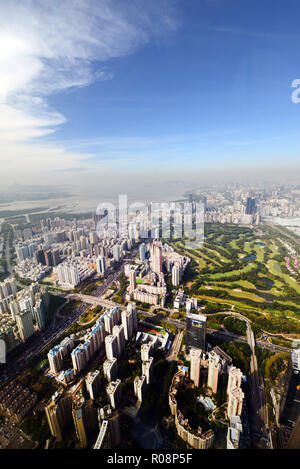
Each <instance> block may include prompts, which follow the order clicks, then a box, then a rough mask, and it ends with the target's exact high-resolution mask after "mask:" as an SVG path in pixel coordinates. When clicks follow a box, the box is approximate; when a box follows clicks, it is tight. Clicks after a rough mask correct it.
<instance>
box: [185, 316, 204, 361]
mask: <svg viewBox="0 0 300 469" xmlns="http://www.w3.org/2000/svg"><path fill="white" fill-rule="evenodd" d="M205 340H206V316H203V315H201V314H192V313H189V314H186V350H187V352H188V353H189V351H190V348H191V347H193V348H198V349H201V350H202V351H203V352H204V351H205Z"/></svg>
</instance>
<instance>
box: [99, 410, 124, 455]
mask: <svg viewBox="0 0 300 469" xmlns="http://www.w3.org/2000/svg"><path fill="white" fill-rule="evenodd" d="M99 425H101V427H100V432H99V435H98V438H97V441H96V443H95V446H94V449H111V448H114V447H115V446H117V445H119V444H120V442H121V433H120V425H119V412H118V411H117V410H116V411H112V410H111V407H110V405H107V406H105V407H102V408H101V409H99Z"/></svg>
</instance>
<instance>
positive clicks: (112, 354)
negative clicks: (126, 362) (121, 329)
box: [105, 335, 118, 360]
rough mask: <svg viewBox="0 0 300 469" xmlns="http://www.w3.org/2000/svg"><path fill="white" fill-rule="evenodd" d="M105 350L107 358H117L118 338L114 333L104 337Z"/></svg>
mask: <svg viewBox="0 0 300 469" xmlns="http://www.w3.org/2000/svg"><path fill="white" fill-rule="evenodd" d="M105 351H106V356H107V358H108V359H109V360H113V359H114V358H118V340H117V337H116V336H115V335H107V336H106V337H105Z"/></svg>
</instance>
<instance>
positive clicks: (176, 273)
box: [172, 263, 181, 287]
mask: <svg viewBox="0 0 300 469" xmlns="http://www.w3.org/2000/svg"><path fill="white" fill-rule="evenodd" d="M180 276H181V275H180V265H179V264H178V263H176V264H174V265H173V267H172V285H173V286H174V287H178V285H179V284H180Z"/></svg>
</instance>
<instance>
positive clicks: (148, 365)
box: [142, 357, 153, 386]
mask: <svg viewBox="0 0 300 469" xmlns="http://www.w3.org/2000/svg"><path fill="white" fill-rule="evenodd" d="M152 365H153V357H150V359H149V360H148V361H146V362H143V363H142V374H143V376H145V378H146V384H147V386H148V385H149V384H150V380H151V376H152Z"/></svg>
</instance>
